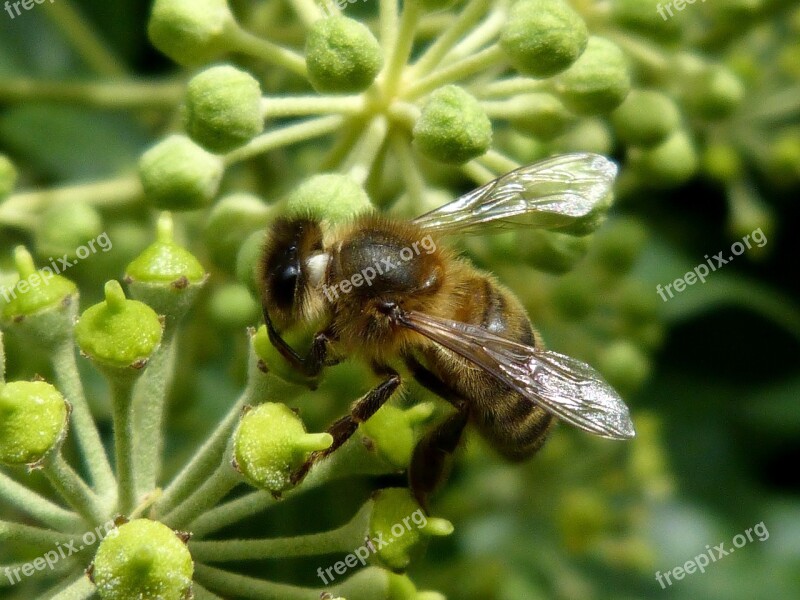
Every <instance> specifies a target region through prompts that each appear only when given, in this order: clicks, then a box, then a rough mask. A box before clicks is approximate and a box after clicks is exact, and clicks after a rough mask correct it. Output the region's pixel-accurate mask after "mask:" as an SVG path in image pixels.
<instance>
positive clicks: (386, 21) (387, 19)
mask: <svg viewBox="0 0 800 600" xmlns="http://www.w3.org/2000/svg"><path fill="white" fill-rule="evenodd" d="M397 13H398V9H397V0H380V4H379V5H378V22H379V23H380V32H381V48H383V52H384V54H388V53H389V52H390V50H391V49H392V48H394V44H395V35H396V33H397Z"/></svg>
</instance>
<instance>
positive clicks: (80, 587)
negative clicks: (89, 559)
mask: <svg viewBox="0 0 800 600" xmlns="http://www.w3.org/2000/svg"><path fill="white" fill-rule="evenodd" d="M56 590H57V591H54V592H52V593H45V594H43V595H41V596H39V598H40V599H41V600H45V599H46V600H86V599H87V598H91V597H92V596H94V595H95V591H96V590H95V587H94V584H93V583H92V582H91V581H89V578H88V577H87V576H86V573H84V572H83V571H81V572H80V573H79V574H78V575H76V576H75V578H74V579H73V580H72V581H71V582H70V583H69V585H67V586H66V587H65V586H64V585H63V584H61V585H59V586H58V587H57V588H56Z"/></svg>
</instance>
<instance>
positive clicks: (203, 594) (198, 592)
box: [192, 581, 222, 600]
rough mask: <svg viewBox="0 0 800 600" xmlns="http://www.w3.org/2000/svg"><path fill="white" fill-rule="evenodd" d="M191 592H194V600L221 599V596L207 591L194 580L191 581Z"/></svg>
mask: <svg viewBox="0 0 800 600" xmlns="http://www.w3.org/2000/svg"><path fill="white" fill-rule="evenodd" d="M192 592H194V600H222V596H217V595H216V594H215V593H213V592H209V591H208V590H207V589H206V588H204V587H203V586H202V585H200V584H199V583H197V582H196V581H193V582H192Z"/></svg>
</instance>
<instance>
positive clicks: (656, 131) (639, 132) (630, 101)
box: [611, 90, 681, 146]
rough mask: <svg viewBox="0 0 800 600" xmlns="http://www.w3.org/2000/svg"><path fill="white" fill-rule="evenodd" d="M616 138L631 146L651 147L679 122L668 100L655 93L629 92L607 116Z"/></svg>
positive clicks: (677, 112) (675, 106)
mask: <svg viewBox="0 0 800 600" xmlns="http://www.w3.org/2000/svg"><path fill="white" fill-rule="evenodd" d="M611 122H612V123H613V124H614V129H616V131H617V135H618V136H619V138H620V139H621V140H622V141H623V142H625V143H626V144H631V145H633V146H652V145H654V144H658V143H660V142H662V141H664V140H665V139H666V138H667V136H669V135H670V134H671V133H672V132H673V131H675V130H676V129H677V128H678V126H679V125H680V122H681V115H680V111H679V110H678V106H677V105H676V104H675V102H673V101H672V99H671V98H669V97H668V96H666V95H664V94H662V93H661V92H657V91H655V90H632V91H631V93H630V94H628V97H627V98H625V101H624V102H623V103H622V104H620V105H619V107H617V109H616V110H615V111H614V112H613V113H611Z"/></svg>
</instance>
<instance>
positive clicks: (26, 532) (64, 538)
mask: <svg viewBox="0 0 800 600" xmlns="http://www.w3.org/2000/svg"><path fill="white" fill-rule="evenodd" d="M79 539H80V537H79V536H77V535H71V534H68V533H63V532H61V531H55V530H53V529H43V528H41V527H32V526H30V525H23V524H21V523H13V522H11V521H0V542H3V544H13V543H23V544H33V545H35V546H40V547H42V548H47V549H51V548H54V547H55V546H56V545H58V544H63V543H64V542H68V541H72V540H79Z"/></svg>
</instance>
